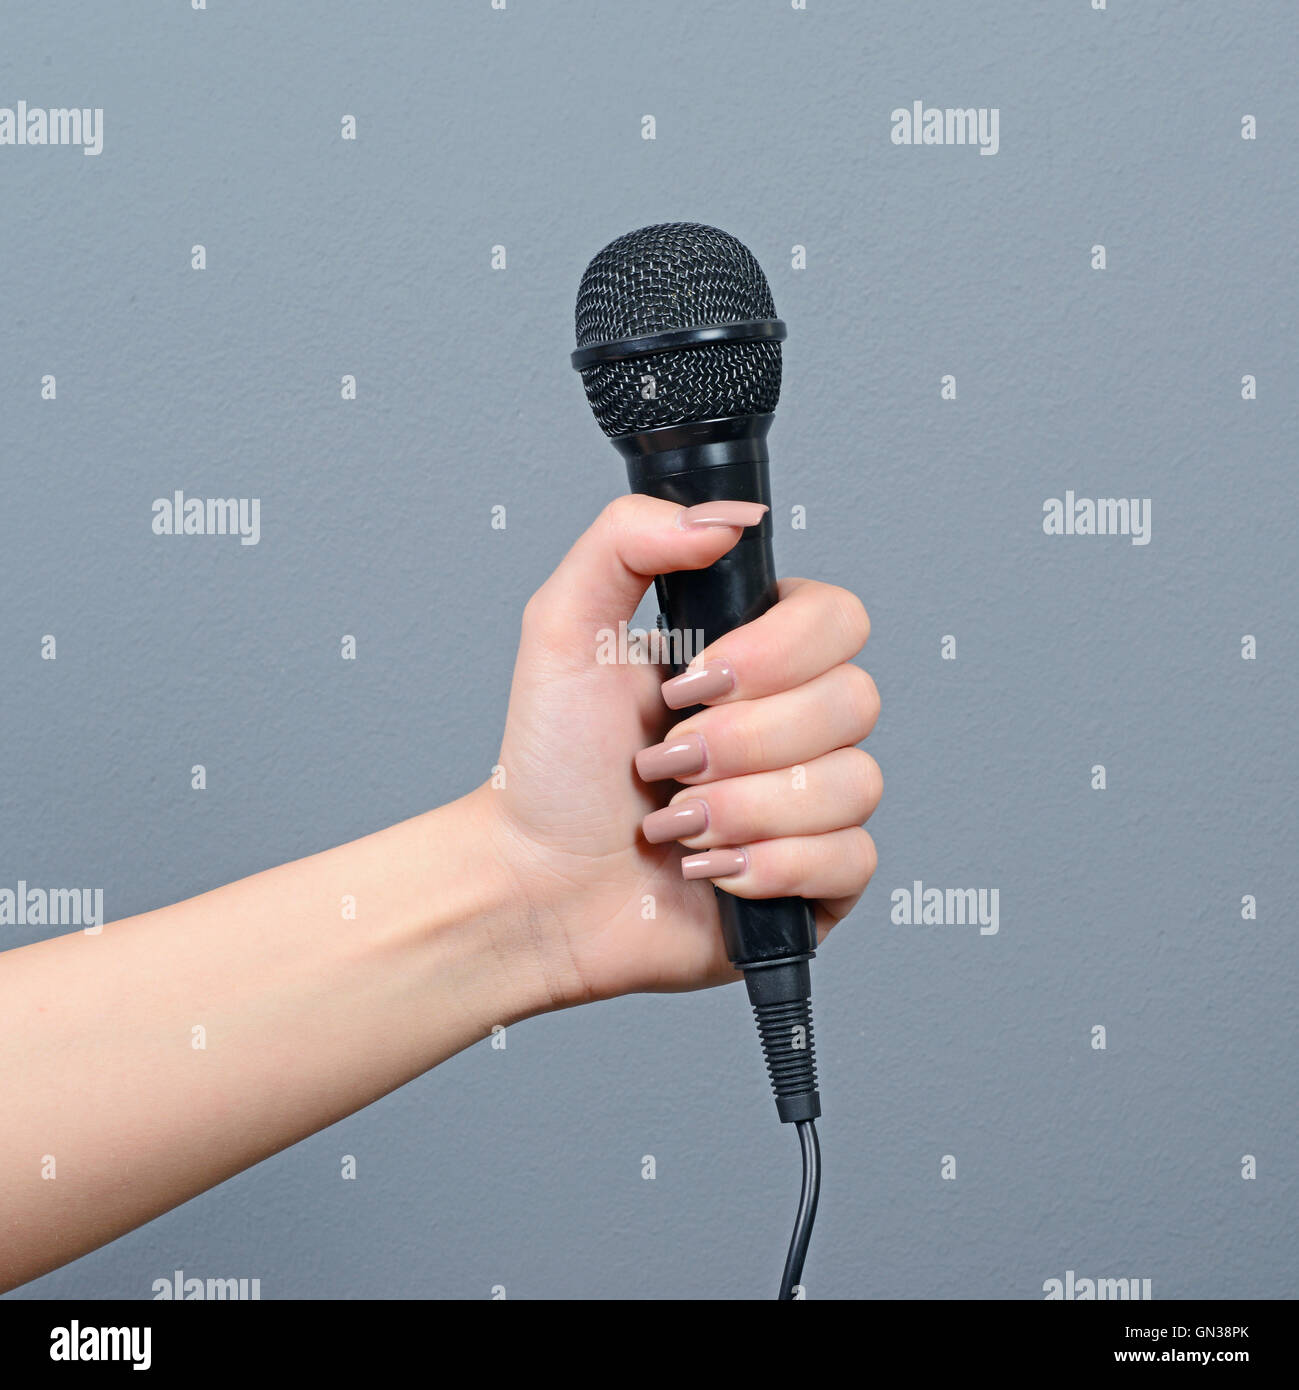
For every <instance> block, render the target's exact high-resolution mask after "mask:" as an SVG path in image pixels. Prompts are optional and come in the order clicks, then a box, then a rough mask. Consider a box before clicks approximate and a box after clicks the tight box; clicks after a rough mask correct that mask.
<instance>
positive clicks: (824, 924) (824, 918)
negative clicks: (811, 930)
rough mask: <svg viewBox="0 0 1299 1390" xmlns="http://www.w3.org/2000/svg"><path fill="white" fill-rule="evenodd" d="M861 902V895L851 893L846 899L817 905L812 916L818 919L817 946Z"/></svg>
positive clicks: (837, 899) (830, 900)
mask: <svg viewBox="0 0 1299 1390" xmlns="http://www.w3.org/2000/svg"><path fill="white" fill-rule="evenodd" d="M860 901H861V894H860V893H849V894H848V896H847V897H846V898H830V899H828V900H826V901H823V902H819V903H817V905H816V910H815V912H814V913H813V914H812V915H813V917H815V919H816V944H817V945H818V946H819V945H820V944H821V943H822V942H823V941H824V940H825V939H826V937H827V936H829V935H830V933H831V932H832V931H833V930H834V929H835V927H837V926H838V925H839V923H840V922H842V921H843V919H844V918H845V917H847V915H848V914H849V913H850V912H851V911H852V910H853V908H854V907H856V906H857V904H858V903H859V902H860Z"/></svg>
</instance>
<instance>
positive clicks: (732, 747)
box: [721, 715, 767, 772]
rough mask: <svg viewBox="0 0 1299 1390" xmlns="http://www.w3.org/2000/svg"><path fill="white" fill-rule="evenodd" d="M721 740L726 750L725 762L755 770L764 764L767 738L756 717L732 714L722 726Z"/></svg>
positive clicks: (743, 769) (740, 767)
mask: <svg viewBox="0 0 1299 1390" xmlns="http://www.w3.org/2000/svg"><path fill="white" fill-rule="evenodd" d="M721 742H722V744H723V746H724V747H725V749H726V751H727V759H726V760H727V762H728V763H731V764H733V765H734V766H735V768H736V769H737V770H739V771H743V772H757V771H760V770H761V769H762V768H764V767H765V766H766V762H765V758H766V751H767V740H766V736H765V734H764V732H763V728H762V725H761V723H760V722H759V721H758V720H757V719H754V718H750V717H747V716H740V715H735V716H732V717H731V718H730V719H728V720H727V722H726V724H725V725H724V726H723V732H722V737H721Z"/></svg>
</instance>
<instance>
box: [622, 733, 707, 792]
mask: <svg viewBox="0 0 1299 1390" xmlns="http://www.w3.org/2000/svg"><path fill="white" fill-rule="evenodd" d="M707 766H708V752H707V750H706V749H705V748H704V741H703V739H702V738H700V736H699V735H698V734H683V735H682V737H681V738H676V739H671V740H669V741H668V742H666V743H656V744H654V746H653V747H652V748H642V749H641V751H640V752H639V753H637V754H636V771H637V772H639V773H640V775H641V779H642V780H643V781H646V782H660V781H662V780H663V778H664V777H690V776H693V775H694V774H695V773H696V772H702V771H703V770H704V768H706V767H707Z"/></svg>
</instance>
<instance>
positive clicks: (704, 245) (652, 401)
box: [576, 222, 780, 435]
mask: <svg viewBox="0 0 1299 1390" xmlns="http://www.w3.org/2000/svg"><path fill="white" fill-rule="evenodd" d="M775 317H776V306H775V304H774V303H773V302H772V298H771V287H770V286H769V285H768V284H767V277H766V276H765V275H764V274H763V273H762V267H761V266H760V265H759V264H758V262H757V261H756V260H755V259H754V257H753V254H752V252H751V251H750V250H749V249H748V247H747V246H745V245H744V244H743V242H740V241H737V240H736V239H735V238H734V237H733V236H730V235H728V234H727V233H726V232H722V231H719V230H718V229H717V228H716V227H706V226H704V225H703V224H702V223H699V222H664V223H660V224H658V225H657V226H653V227H642V228H640V230H639V231H635V232H629V233H628V234H627V235H626V236H621V237H619V238H618V239H617V240H616V241H611V242H610V243H609V245H608V246H606V247H605V248H604V250H603V251H601V252H600V253H599V254H598V255H597V256H596V257H595V259H594V260H592V262H591V264H590V265H589V266H587V268H586V273H585V274H584V275H583V276H582V283H581V286H580V288H579V289H578V292H577V315H576V318H577V346H578V347H580V348H581V347H589V346H590V345H591V344H592V343H605V342H616V341H617V340H619V339H621V338H634V337H639V336H641V335H643V334H648V333H662V332H667V331H668V330H670V329H674V328H697V327H700V326H702V325H705V324H715V323H737V322H741V321H743V320H746V319H772V318H775ZM647 375H648V376H651V377H653V394H652V396H651V397H650V398H649V399H646V397H645V389H646V383H645V382H643V381H642V377H644V376H647ZM582 384H583V385H584V386H585V387H586V398H587V400H588V401H589V402H590V404H591V409H592V410H593V411H594V412H595V418H596V419H597V420H598V421H599V423H600V428H601V429H603V430H604V432H605V433H606V434H608V435H620V434H633V433H636V432H637V431H640V430H647V429H654V428H656V427H657V426H659V425H677V424H683V423H685V422H687V421H690V420H719V419H727V418H729V417H731V416H735V415H760V414H766V413H767V412H768V411H772V410H774V409H775V408H776V402H777V401H778V400H779V399H780V344H779V343H777V342H754V343H708V344H704V345H703V346H700V347H685V348H677V349H674V350H673V351H671V352H660V353H654V354H652V355H651V356H648V357H643V358H640V359H636V358H633V359H631V360H629V361H626V362H606V363H600V364H598V365H596V366H593V367H587V368H586V369H585V370H584V371H583V372H582Z"/></svg>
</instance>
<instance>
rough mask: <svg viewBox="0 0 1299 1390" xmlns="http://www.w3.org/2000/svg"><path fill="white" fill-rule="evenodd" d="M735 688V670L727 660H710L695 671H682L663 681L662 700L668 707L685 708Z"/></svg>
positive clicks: (715, 697) (713, 698)
mask: <svg viewBox="0 0 1299 1390" xmlns="http://www.w3.org/2000/svg"><path fill="white" fill-rule="evenodd" d="M734 689H735V672H734V671H732V670H731V664H730V662H729V661H710V662H709V663H708V665H707V666H701V667H699V669H698V670H697V671H682V673H681V674H680V675H679V676H673V677H672V679H671V680H670V681H664V682H663V701H664V703H665V704H666V705H667V707H668V709H685V708H686V706H687V705H697V704H699V703H700V702H701V701H703V700H715V699H717V697H718V696H719V695H725V694H726V693H727V692H728V691H731V690H734Z"/></svg>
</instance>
